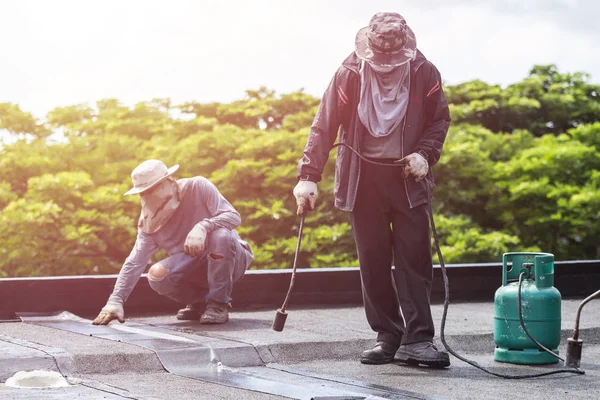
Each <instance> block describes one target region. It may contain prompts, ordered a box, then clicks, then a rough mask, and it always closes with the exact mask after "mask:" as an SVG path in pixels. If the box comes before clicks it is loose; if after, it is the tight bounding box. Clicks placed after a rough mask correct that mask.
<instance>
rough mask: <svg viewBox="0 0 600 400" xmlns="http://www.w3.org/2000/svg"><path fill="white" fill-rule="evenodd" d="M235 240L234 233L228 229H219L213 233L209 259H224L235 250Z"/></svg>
mask: <svg viewBox="0 0 600 400" xmlns="http://www.w3.org/2000/svg"><path fill="white" fill-rule="evenodd" d="M233 240H234V237H233V233H232V232H231V231H230V230H228V229H225V228H219V229H215V230H214V231H212V232H211V234H210V240H209V245H208V250H209V257H210V258H213V259H222V258H224V257H225V256H226V255H227V254H229V253H231V249H232V248H234V245H233Z"/></svg>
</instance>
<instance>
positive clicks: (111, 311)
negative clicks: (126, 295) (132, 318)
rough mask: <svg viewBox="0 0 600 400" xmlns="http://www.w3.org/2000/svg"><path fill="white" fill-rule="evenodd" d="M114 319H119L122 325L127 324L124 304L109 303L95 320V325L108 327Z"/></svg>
mask: <svg viewBox="0 0 600 400" xmlns="http://www.w3.org/2000/svg"><path fill="white" fill-rule="evenodd" d="M114 319H118V320H119V322H120V323H123V322H125V311H124V310H123V304H121V303H116V302H112V301H109V302H108V303H106V305H105V306H104V307H103V308H102V310H101V311H100V314H98V316H97V317H96V319H94V321H93V322H92V324H94V325H108V323H109V322H110V321H112V320H114Z"/></svg>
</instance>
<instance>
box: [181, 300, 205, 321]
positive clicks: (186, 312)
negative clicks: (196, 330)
mask: <svg viewBox="0 0 600 400" xmlns="http://www.w3.org/2000/svg"><path fill="white" fill-rule="evenodd" d="M204 308H205V306H204V304H203V303H196V304H188V305H186V306H185V308H182V309H181V310H179V311H177V319H178V320H180V321H198V319H199V318H200V315H202V312H203V311H204Z"/></svg>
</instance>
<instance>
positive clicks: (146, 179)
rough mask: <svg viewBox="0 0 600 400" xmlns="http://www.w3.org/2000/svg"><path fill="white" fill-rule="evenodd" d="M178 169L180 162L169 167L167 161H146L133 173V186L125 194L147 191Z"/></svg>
mask: <svg viewBox="0 0 600 400" xmlns="http://www.w3.org/2000/svg"><path fill="white" fill-rule="evenodd" d="M178 169H179V164H175V165H173V166H172V167H171V168H168V169H167V166H166V165H165V163H163V162H162V161H160V160H147V161H144V162H143V163H141V164H140V165H138V166H137V167H135V169H134V170H133V172H132V173H131V180H132V181H133V188H131V189H129V190H128V191H127V192H126V193H125V194H124V196H127V195H130V194H140V193H142V192H145V191H146V190H148V189H151V188H152V187H154V186H156V185H158V184H159V183H161V182H162V181H164V180H165V179H167V178H168V177H169V176H171V175H173V173H175V171H177V170H178Z"/></svg>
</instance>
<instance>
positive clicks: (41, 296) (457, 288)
mask: <svg viewBox="0 0 600 400" xmlns="http://www.w3.org/2000/svg"><path fill="white" fill-rule="evenodd" d="M446 267H447V272H448V278H449V282H450V301H451V302H457V301H460V302H468V301H493V299H494V293H495V291H496V290H497V289H498V287H500V285H501V282H502V263H501V262H497V263H481V264H475V263H473V264H449V265H447V266H446ZM290 277H291V270H290V269H281V270H250V271H248V272H247V273H246V275H245V276H244V277H243V278H242V279H241V280H240V281H238V282H236V283H235V284H234V287H233V295H232V297H233V302H232V304H233V306H234V308H235V309H257V308H265V307H278V306H280V305H281V302H282V301H283V299H284V297H285V294H286V292H287V289H288V286H289V282H290ZM116 278H117V275H84V276H57V277H39V278H3V279H0V320H11V319H14V318H15V313H17V312H36V313H44V312H56V311H70V312H72V313H75V314H77V315H81V316H93V315H94V314H96V313H98V311H99V310H100V309H101V308H102V306H104V304H105V303H106V300H107V299H108V296H109V295H110V293H111V292H112V289H113V286H114V284H115V281H116ZM554 286H555V287H556V288H557V289H558V290H559V291H560V292H561V294H562V296H563V297H584V296H588V295H589V294H590V293H593V292H595V291H597V290H598V288H600V260H578V261H556V262H555V276H554ZM431 300H432V302H434V303H435V302H443V300H444V284H443V281H442V273H441V268H440V266H439V265H434V279H433V286H432V294H431ZM360 304H362V296H361V283H360V272H359V269H358V268H354V267H340V268H315V269H299V270H298V272H297V276H296V281H295V285H294V290H293V293H292V296H291V299H290V307H292V308H293V307H312V306H325V305H335V306H340V305H348V306H356V305H360ZM180 306H181V305H180V304H177V303H175V302H173V301H172V300H169V299H168V298H166V297H163V296H160V295H158V294H157V293H155V292H154V291H153V290H152V289H151V288H150V286H149V285H148V281H147V279H146V275H145V274H144V275H142V278H141V279H140V280H139V282H138V284H137V286H136V288H135V289H134V291H133V293H132V294H131V296H130V297H129V299H128V300H127V303H126V312H127V314H128V315H133V314H140V313H144V314H145V313H161V312H173V311H174V310H177V309H178V308H180Z"/></svg>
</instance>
